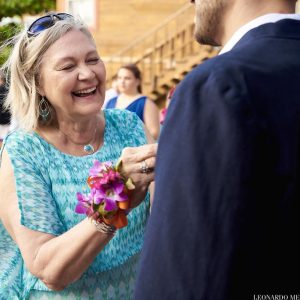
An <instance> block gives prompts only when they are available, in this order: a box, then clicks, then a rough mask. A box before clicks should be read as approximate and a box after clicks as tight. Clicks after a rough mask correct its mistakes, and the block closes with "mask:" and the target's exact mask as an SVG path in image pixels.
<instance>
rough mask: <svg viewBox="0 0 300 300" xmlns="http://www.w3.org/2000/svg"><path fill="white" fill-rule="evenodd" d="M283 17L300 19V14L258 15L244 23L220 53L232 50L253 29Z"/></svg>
mask: <svg viewBox="0 0 300 300" xmlns="http://www.w3.org/2000/svg"><path fill="white" fill-rule="evenodd" d="M282 19H293V20H299V21H300V14H267V15H264V16H261V17H258V18H256V19H254V20H252V21H250V22H249V23H247V24H245V25H243V26H242V27H240V28H239V29H238V30H237V31H236V32H235V33H234V34H233V36H232V37H231V38H230V39H229V41H228V42H227V43H226V44H225V46H224V47H223V49H222V50H221V51H220V53H219V54H223V53H225V52H228V51H230V50H231V49H232V48H233V47H234V46H235V45H236V44H237V42H238V41H239V40H240V39H241V38H242V37H243V36H244V35H245V34H246V33H247V32H248V31H250V30H251V29H253V28H256V27H258V26H260V25H263V24H266V23H275V22H278V21H280V20H282Z"/></svg>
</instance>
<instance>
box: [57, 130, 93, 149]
mask: <svg viewBox="0 0 300 300" xmlns="http://www.w3.org/2000/svg"><path fill="white" fill-rule="evenodd" d="M58 130H59V131H60V132H61V133H62V134H63V135H64V136H65V137H67V138H68V139H69V140H71V139H70V137H69V136H68V135H66V134H65V133H64V132H62V131H61V130H60V129H59V128H58ZM96 132H97V126H95V131H94V134H93V137H92V139H91V140H90V141H89V142H88V143H87V144H80V143H75V142H73V141H72V140H71V142H72V143H74V144H76V145H80V146H83V151H84V152H85V153H87V154H88V155H91V154H94V153H95V148H94V146H93V145H92V143H93V142H94V140H95V137H96Z"/></svg>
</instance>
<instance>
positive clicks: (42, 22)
mask: <svg viewBox="0 0 300 300" xmlns="http://www.w3.org/2000/svg"><path fill="white" fill-rule="evenodd" d="M70 18H73V16H72V15H70V14H66V13H58V14H49V15H46V16H43V17H40V18H38V19H37V20H35V21H34V22H33V23H32V24H31V25H30V26H29V28H28V30H27V34H28V36H36V35H38V34H40V33H41V32H42V31H44V30H46V29H48V28H50V27H52V26H53V25H54V24H55V23H56V22H57V21H61V20H66V19H70Z"/></svg>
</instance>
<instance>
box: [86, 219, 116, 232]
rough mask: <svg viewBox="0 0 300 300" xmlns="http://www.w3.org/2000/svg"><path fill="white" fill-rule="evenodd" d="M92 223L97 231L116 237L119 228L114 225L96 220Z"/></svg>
mask: <svg viewBox="0 0 300 300" xmlns="http://www.w3.org/2000/svg"><path fill="white" fill-rule="evenodd" d="M92 223H93V224H94V225H95V227H96V229H97V231H99V232H102V233H105V234H109V235H115V233H116V231H117V228H116V227H115V226H113V225H108V224H106V223H104V222H98V221H96V220H94V219H93V220H92Z"/></svg>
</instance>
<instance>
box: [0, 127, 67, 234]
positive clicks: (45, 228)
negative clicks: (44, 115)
mask: <svg viewBox="0 0 300 300" xmlns="http://www.w3.org/2000/svg"><path fill="white" fill-rule="evenodd" d="M3 148H5V150H6V151H7V153H8V155H9V157H10V160H11V163H12V166H13V170H14V175H15V182H16V192H17V198H18V204H19V209H20V212H21V224H22V225H24V226H26V227H27V228H29V229H32V230H36V231H41V232H45V233H49V234H53V235H59V234H61V233H62V232H64V231H65V230H64V226H63V224H62V221H61V219H60V218H59V212H58V210H57V206H56V202H55V201H54V199H53V197H52V192H51V182H50V179H49V177H48V172H47V168H46V167H45V164H43V162H45V161H46V160H47V159H49V158H48V157H47V152H46V151H45V149H43V148H42V147H41V145H40V143H39V142H38V141H37V140H36V138H35V137H34V135H32V134H26V133H25V134H21V133H17V132H15V133H12V134H11V135H8V136H7V138H6V140H5V142H4V147H3Z"/></svg>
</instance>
